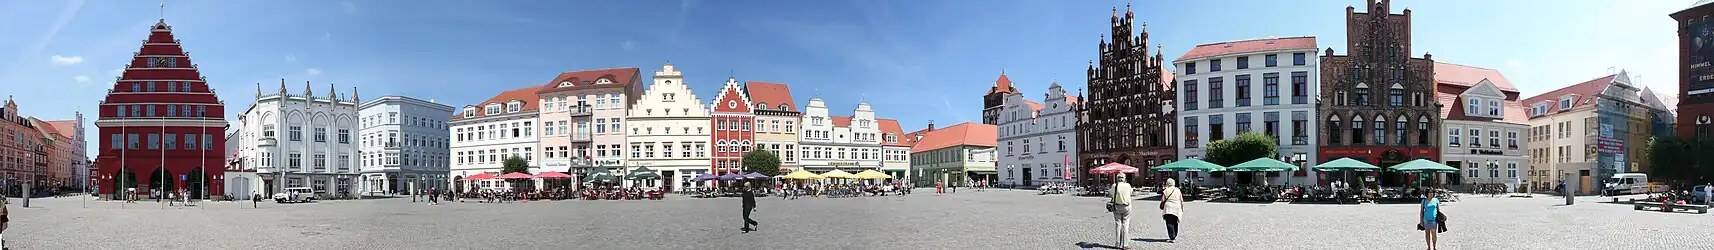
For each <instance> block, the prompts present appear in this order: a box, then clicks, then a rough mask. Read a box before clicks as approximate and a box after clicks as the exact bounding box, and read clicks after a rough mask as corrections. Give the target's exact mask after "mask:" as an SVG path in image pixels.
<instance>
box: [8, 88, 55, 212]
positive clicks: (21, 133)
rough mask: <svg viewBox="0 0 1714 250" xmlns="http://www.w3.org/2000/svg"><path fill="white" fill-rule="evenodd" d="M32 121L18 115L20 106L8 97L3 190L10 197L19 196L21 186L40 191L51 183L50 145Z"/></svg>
mask: <svg viewBox="0 0 1714 250" xmlns="http://www.w3.org/2000/svg"><path fill="white" fill-rule="evenodd" d="M30 120H32V119H31V118H29V117H25V116H23V115H19V114H18V103H17V102H15V101H13V100H12V97H11V96H7V97H6V105H5V106H4V107H3V108H0V187H4V188H5V189H4V191H5V192H6V193H8V194H10V193H15V192H19V189H18V188H19V184H24V183H33V184H34V185H33V186H35V187H36V189H40V188H41V187H43V185H44V184H46V183H47V182H48V181H49V180H50V179H49V177H48V173H47V171H46V170H47V164H48V163H47V159H48V149H47V145H45V144H46V143H44V141H43V140H42V139H43V133H42V132H41V130H39V129H37V127H36V126H37V125H36V124H35V123H34V122H31V121H30Z"/></svg>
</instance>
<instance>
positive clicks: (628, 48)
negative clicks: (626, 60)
mask: <svg viewBox="0 0 1714 250" xmlns="http://www.w3.org/2000/svg"><path fill="white" fill-rule="evenodd" d="M619 47H620V48H623V49H625V51H631V50H633V49H636V48H637V42H635V41H631V40H625V44H621V45H619Z"/></svg>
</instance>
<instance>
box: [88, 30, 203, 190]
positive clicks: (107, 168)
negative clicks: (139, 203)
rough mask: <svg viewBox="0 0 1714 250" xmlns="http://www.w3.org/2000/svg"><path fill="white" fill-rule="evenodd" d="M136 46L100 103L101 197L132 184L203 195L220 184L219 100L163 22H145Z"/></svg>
mask: <svg viewBox="0 0 1714 250" xmlns="http://www.w3.org/2000/svg"><path fill="white" fill-rule="evenodd" d="M141 47H142V48H141V49H140V51H138V52H137V53H135V54H133V57H132V59H131V61H130V62H127V65H126V66H125V72H124V74H123V75H121V76H120V78H119V79H118V80H117V81H116V82H115V83H114V84H113V88H112V89H110V90H108V94H107V97H106V99H104V100H102V101H101V105H100V108H101V109H100V115H99V118H98V119H97V120H96V121H95V126H96V127H97V128H98V130H99V131H100V132H99V133H98V134H99V136H98V137H96V138H95V140H96V141H99V142H100V151H98V152H99V156H97V157H96V165H97V166H98V167H97V169H99V171H97V174H96V175H95V176H92V177H91V178H93V179H96V183H98V185H99V186H100V188H101V190H100V192H101V193H102V194H104V195H111V194H114V193H115V192H116V191H117V192H121V193H122V192H123V191H124V190H125V189H126V188H136V189H137V192H138V193H139V194H149V193H150V190H153V189H164V190H163V191H177V190H183V191H185V192H188V193H189V194H190V195H192V196H195V197H205V196H203V195H204V190H224V188H223V186H222V185H221V180H220V179H219V178H220V177H221V176H222V175H223V174H224V173H225V171H224V169H225V167H224V166H225V164H224V162H223V158H224V156H225V154H224V153H223V149H225V148H226V147H225V143H226V140H225V136H223V135H224V134H226V132H225V130H226V129H225V128H226V119H225V116H224V115H222V114H225V109H224V107H223V106H222V104H221V102H220V99H219V98H218V97H217V96H215V94H214V92H213V90H211V89H209V87H208V83H207V81H206V80H205V79H203V77H202V74H201V73H200V72H198V70H197V67H196V65H195V64H193V63H192V61H191V60H190V57H189V56H187V55H186V53H185V51H184V49H183V48H182V47H180V44H179V41H178V40H177V39H174V38H173V33H172V27H171V26H167V24H166V21H165V20H162V21H161V22H158V23H155V25H153V26H151V27H150V30H149V36H148V39H147V40H144V41H143V44H142V46H141ZM205 180H206V182H205ZM204 183H206V185H204ZM109 187H112V188H109ZM216 197H218V196H216Z"/></svg>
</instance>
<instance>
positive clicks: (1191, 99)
mask: <svg viewBox="0 0 1714 250" xmlns="http://www.w3.org/2000/svg"><path fill="white" fill-rule="evenodd" d="M1184 110H1196V80H1184ZM786 127H787V130H790V127H791V123H790V122H787V123H786Z"/></svg>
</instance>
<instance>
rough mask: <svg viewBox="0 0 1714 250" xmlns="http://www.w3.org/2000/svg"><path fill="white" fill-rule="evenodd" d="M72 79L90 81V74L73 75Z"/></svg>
mask: <svg viewBox="0 0 1714 250" xmlns="http://www.w3.org/2000/svg"><path fill="white" fill-rule="evenodd" d="M71 79H72V80H76V81H77V82H88V81H89V76H85V75H78V76H73V77H71Z"/></svg>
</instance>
